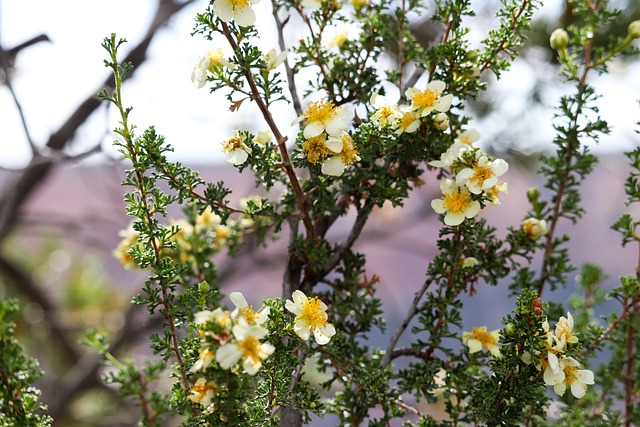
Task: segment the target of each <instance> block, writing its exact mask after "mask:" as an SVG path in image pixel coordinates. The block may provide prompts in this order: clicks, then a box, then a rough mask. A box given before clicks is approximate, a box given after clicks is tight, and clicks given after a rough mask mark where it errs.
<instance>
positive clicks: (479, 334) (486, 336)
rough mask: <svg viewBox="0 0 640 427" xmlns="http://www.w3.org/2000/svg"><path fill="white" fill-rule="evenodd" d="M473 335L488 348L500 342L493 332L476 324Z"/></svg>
mask: <svg viewBox="0 0 640 427" xmlns="http://www.w3.org/2000/svg"><path fill="white" fill-rule="evenodd" d="M471 335H472V336H473V338H475V339H477V340H478V341H480V344H482V346H483V347H486V348H488V347H490V346H494V345H496V344H498V340H496V337H494V336H493V335H491V333H489V332H487V331H485V330H483V329H482V328H478V327H475V326H474V327H473V333H472V334H471Z"/></svg>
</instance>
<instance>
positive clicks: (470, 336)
mask: <svg viewBox="0 0 640 427" xmlns="http://www.w3.org/2000/svg"><path fill="white" fill-rule="evenodd" d="M462 342H464V343H465V344H467V345H468V346H469V353H471V354H473V353H477V352H479V351H480V350H482V349H483V348H486V349H487V350H489V352H490V353H491V354H492V355H493V356H495V357H500V349H499V348H498V342H500V330H499V329H496V330H495V331H489V332H487V327H486V326H480V327H476V326H474V327H473V331H472V332H464V333H463V334H462Z"/></svg>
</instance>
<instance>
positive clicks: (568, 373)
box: [563, 366, 578, 385]
mask: <svg viewBox="0 0 640 427" xmlns="http://www.w3.org/2000/svg"><path fill="white" fill-rule="evenodd" d="M577 370H578V368H577V367H575V366H566V367H565V368H564V369H563V371H564V382H565V383H567V384H568V385H571V384H572V383H573V382H574V381H575V380H577V379H578V378H577V376H576V372H577Z"/></svg>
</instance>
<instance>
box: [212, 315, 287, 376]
mask: <svg viewBox="0 0 640 427" xmlns="http://www.w3.org/2000/svg"><path fill="white" fill-rule="evenodd" d="M232 332H233V336H234V338H235V341H234V342H230V343H228V344H225V345H223V346H222V347H220V348H219V349H218V351H217V352H216V362H218V364H219V365H220V367H221V368H222V369H231V368H232V367H233V366H235V365H236V364H237V363H238V362H239V361H240V360H242V367H243V368H244V371H245V372H246V373H247V374H249V375H255V374H256V372H258V370H259V369H260V368H261V367H262V361H263V360H264V359H266V358H267V357H269V356H270V355H271V354H272V353H273V352H274V351H275V349H276V348H275V347H274V346H273V345H271V344H269V343H268V342H266V343H261V342H260V340H261V339H263V338H264V337H266V336H267V334H268V333H269V331H267V330H266V329H265V328H263V327H262V326H260V325H249V324H248V323H247V322H246V321H244V319H243V318H240V322H239V323H238V324H236V325H235V326H234V327H233V329H232Z"/></svg>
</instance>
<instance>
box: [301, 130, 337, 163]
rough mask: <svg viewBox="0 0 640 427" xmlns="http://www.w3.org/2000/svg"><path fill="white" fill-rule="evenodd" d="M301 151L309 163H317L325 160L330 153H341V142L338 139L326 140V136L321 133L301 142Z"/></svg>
mask: <svg viewBox="0 0 640 427" xmlns="http://www.w3.org/2000/svg"><path fill="white" fill-rule="evenodd" d="M302 149H303V150H304V155H305V157H306V158H307V160H309V162H311V163H318V162H322V161H324V160H326V159H327V157H328V156H329V155H330V154H331V153H339V152H340V151H342V141H341V140H340V139H339V138H329V139H327V135H326V134H325V133H322V134H320V135H318V136H313V137H311V138H309V139H307V140H306V141H305V142H303V143H302Z"/></svg>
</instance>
